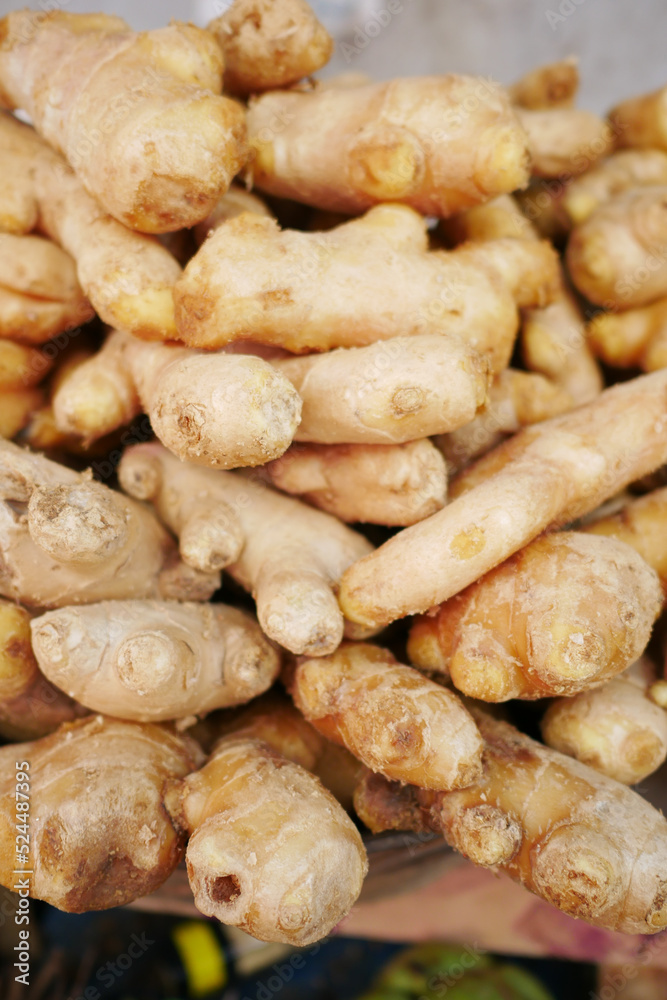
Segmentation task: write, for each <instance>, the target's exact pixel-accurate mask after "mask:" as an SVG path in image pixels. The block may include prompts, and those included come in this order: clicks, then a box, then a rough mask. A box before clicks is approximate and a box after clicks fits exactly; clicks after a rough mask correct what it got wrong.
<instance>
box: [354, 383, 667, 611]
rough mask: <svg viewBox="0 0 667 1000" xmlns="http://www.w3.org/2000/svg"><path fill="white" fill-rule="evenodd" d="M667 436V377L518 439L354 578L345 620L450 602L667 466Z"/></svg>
mask: <svg viewBox="0 0 667 1000" xmlns="http://www.w3.org/2000/svg"><path fill="white" fill-rule="evenodd" d="M666 431H667V372H665V371H660V372H655V373H654V374H652V375H643V376H641V377H640V378H636V379H633V380H631V381H629V382H625V383H623V384H621V385H618V386H614V387H613V388H611V389H607V390H606V391H605V392H603V393H602V394H601V395H600V396H598V398H597V399H595V400H594V401H593V402H591V403H588V404H587V405H585V406H582V407H580V408H579V409H577V410H574V411H572V412H571V413H566V414H563V415H562V416H560V417H555V418H554V419H553V420H549V421H546V422H545V423H542V424H538V425H536V426H534V427H529V428H526V429H525V430H522V431H520V432H519V433H518V434H516V435H515V436H514V437H513V438H510V439H509V441H507V442H505V443H504V444H502V445H500V446H499V447H498V448H495V449H494V450H493V451H491V452H489V454H488V455H487V456H485V457H484V458H481V459H479V461H477V462H475V463H474V464H473V465H471V466H469V468H468V469H466V470H465V471H464V472H462V473H459V475H458V476H457V478H456V479H455V480H454V481H453V483H452V484H450V490H451V495H452V496H453V497H454V499H453V500H452V501H451V502H450V503H449V504H448V505H447V506H446V507H445V508H444V510H441V511H439V512H438V513H437V514H433V515H432V516H431V517H428V518H426V519H425V520H424V521H420V522H419V524H415V525H412V526H411V527H409V528H404V529H403V530H402V531H400V532H399V533H398V534H397V535H395V536H394V537H393V538H391V539H390V540H389V541H388V542H385V543H384V545H381V546H380V548H378V549H377V550H376V551H375V552H373V553H371V554H370V555H369V556H366V557H365V558H364V559H362V560H360V561H359V562H358V563H355V564H354V565H353V566H351V567H350V568H349V569H348V570H347V572H346V573H345V574H344V575H343V578H342V580H341V584H340V593H339V601H340V606H341V608H342V610H343V614H344V615H345V616H346V618H349V619H350V620H351V621H353V622H358V623H359V624H363V625H365V626H378V625H383V624H386V623H388V622H390V621H394V620H395V619H396V618H401V617H403V616H404V615H407V614H414V613H415V612H423V611H427V610H428V608H431V607H433V606H434V605H436V604H440V603H442V602H443V601H446V600H447V599H448V598H449V597H452V596H453V595H454V594H456V593H458V592H459V591H460V590H463V588H464V587H467V586H468V585H469V584H471V583H474V581H475V580H477V579H479V577H480V576H482V574H484V573H486V572H488V571H489V570H490V569H493V567H494V566H497V565H498V564H499V563H501V562H503V560H505V559H507V558H508V557H509V556H511V555H513V554H514V553H515V552H517V551H518V550H519V549H520V548H522V547H523V546H524V545H526V544H527V542H529V541H531V540H532V539H533V538H535V537H536V536H537V535H539V534H540V533H541V532H542V531H544V530H545V529H546V528H548V527H549V526H550V525H552V526H555V525H563V524H567V523H568V522H570V521H573V520H575V519H576V518H578V517H581V516H583V515H584V514H586V513H589V512H590V511H591V510H595V508H596V507H599V506H600V504H601V503H602V502H603V501H604V500H606V499H608V498H609V497H611V496H613V495H614V494H615V493H618V491H619V490H621V489H623V487H624V486H626V485H627V484H628V483H631V482H633V480H635V479H638V478H640V477H641V476H643V475H646V474H647V473H648V472H650V471H653V470H654V469H657V468H659V467H660V466H661V465H664V464H665V462H666V461H667V433H666Z"/></svg>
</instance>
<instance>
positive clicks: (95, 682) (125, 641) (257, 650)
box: [31, 601, 280, 722]
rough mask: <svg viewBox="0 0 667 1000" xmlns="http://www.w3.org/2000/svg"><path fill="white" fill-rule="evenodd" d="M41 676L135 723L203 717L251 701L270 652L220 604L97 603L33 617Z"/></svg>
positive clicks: (276, 662) (270, 662) (272, 667)
mask: <svg viewBox="0 0 667 1000" xmlns="http://www.w3.org/2000/svg"><path fill="white" fill-rule="evenodd" d="M31 629H32V643H33V649H34V652H35V656H36V658H37V662H38V663H39V665H40V668H41V670H42V673H43V674H44V675H45V676H46V677H48V679H49V680H50V681H52V682H53V683H54V684H55V685H56V686H57V687H59V688H60V689H61V690H63V691H67V693H68V694H69V695H70V696H71V697H73V698H76V700H77V701H79V702H80V703H81V704H82V705H85V706H86V707H87V708H91V709H93V710H94V711H102V709H103V708H104V711H105V712H107V713H109V714H110V715H114V716H116V718H119V719H131V720H133V721H136V722H163V721H166V720H169V719H177V718H183V717H185V716H188V715H199V714H205V713H207V712H210V711H212V710H213V709H214V708H224V707H227V706H228V705H236V704H240V703H243V702H245V701H248V700H249V699H250V698H255V697H256V696H257V695H259V694H261V693H262V692H263V691H266V690H268V688H269V687H270V686H271V684H272V683H273V681H274V680H275V679H276V676H277V673H278V669H279V666H280V658H279V656H278V654H277V653H276V651H275V650H274V649H273V648H272V646H271V645H270V644H269V642H268V641H267V640H266V639H265V638H264V636H263V634H262V632H261V630H260V628H259V626H258V625H257V623H256V622H255V621H254V620H253V619H252V618H251V617H250V615H247V614H245V613H244V612H242V611H238V610H237V609H236V608H230V607H227V606H226V605H224V604H191V603H188V604H179V603H176V602H166V601H159V602H158V601H104V602H103V603H101V604H87V605H84V606H81V607H76V608H62V609H60V610H58V611H50V612H47V614H45V615H41V616H40V617H38V618H35V619H34V620H33V622H32V624H31Z"/></svg>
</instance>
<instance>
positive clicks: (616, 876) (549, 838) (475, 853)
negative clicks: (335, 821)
mask: <svg viewBox="0 0 667 1000" xmlns="http://www.w3.org/2000/svg"><path fill="white" fill-rule="evenodd" d="M474 714H475V719H476V721H477V723H478V725H479V728H480V731H481V733H482V736H483V738H484V743H485V751H484V766H483V773H482V776H481V777H480V778H479V779H477V780H476V781H475V782H474V783H473V784H471V785H470V786H469V787H468V788H464V789H460V790H457V791H451V792H429V791H424V790H422V789H417V788H406V787H401V786H399V785H393V784H391V783H389V782H386V781H385V780H384V779H383V778H381V777H380V776H379V775H373V776H371V777H370V778H368V779H367V780H366V782H365V783H364V784H362V785H361V787H360V788H359V790H358V793H357V795H356V806H357V810H358V812H359V814H360V816H361V818H362V819H363V821H364V822H365V823H366V824H367V825H368V826H370V828H371V829H372V830H373V831H380V830H383V829H413V828H415V827H417V828H418V829H429V830H434V831H435V832H437V833H440V834H442V835H444V837H445V838H446V840H447V841H448V843H449V844H450V845H451V846H452V847H454V848H455V849H456V850H457V851H460V852H461V853H462V854H464V855H465V856H466V857H468V858H470V860H471V861H473V862H474V863H475V864H478V865H483V866H486V867H491V868H494V869H497V870H500V871H502V872H504V873H505V874H507V875H509V876H510V877H511V878H513V879H514V880H515V881H517V882H520V883H521V884H522V885H523V886H524V887H525V888H526V889H528V890H529V891H530V892H533V893H535V895H537V896H540V897H542V899H545V900H546V901H547V902H549V903H551V904H552V905H553V906H556V907H558V909H559V910H563V912H565V913H568V914H570V915H571V916H574V917H579V918H580V919H582V920H585V921H586V922H587V923H590V924H595V925H596V926H597V927H605V928H608V929H609V930H616V931H620V932H621V933H624V934H655V933H657V932H658V931H661V930H662V929H663V928H664V927H665V926H667V905H666V903H665V898H666V896H667V884H666V880H665V871H667V821H666V820H665V818H664V817H663V816H662V814H661V813H659V812H658V811H657V809H654V808H653V806H651V805H649V803H648V802H646V801H645V800H644V799H642V798H641V797H640V796H639V795H637V794H636V793H635V792H633V791H631V790H630V789H629V788H627V787H625V786H624V785H621V784H619V783H618V782H616V781H613V780H612V779H611V778H607V777H605V775H602V774H599V773H598V772H597V771H593V770H592V769H591V768H589V767H586V765H584V764H580V763H579V762H578V761H576V760H572V759H571V758H569V757H565V756H564V755H563V754H560V753H557V752H556V751H555V750H551V749H550V748H548V747H545V746H543V745H542V744H541V743H537V742H536V741H535V740H531V739H529V737H528V736H524V735H523V733H520V732H518V730H516V729H515V728H514V727H513V726H510V725H508V723H506V722H501V721H498V720H495V719H493V718H491V717H490V716H488V715H486V714H485V713H483V712H480V711H475V713H474Z"/></svg>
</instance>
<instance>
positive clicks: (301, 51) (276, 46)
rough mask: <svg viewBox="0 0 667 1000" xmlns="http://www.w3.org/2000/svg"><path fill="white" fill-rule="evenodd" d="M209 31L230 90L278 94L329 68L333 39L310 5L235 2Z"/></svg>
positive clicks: (296, 0)
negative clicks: (324, 68) (283, 88)
mask: <svg viewBox="0 0 667 1000" xmlns="http://www.w3.org/2000/svg"><path fill="white" fill-rule="evenodd" d="M208 30H209V31H210V32H212V33H213V35H215V38H216V40H217V42H218V44H219V46H220V48H221V49H222V53H223V55H224V57H225V76H224V80H225V90H227V91H229V93H232V94H242V95H244V94H256V93H257V92H258V91H262V90H278V89H279V88H281V87H289V85H290V84H292V83H296V82H297V81H298V80H302V79H303V77H304V76H310V75H311V73H314V72H315V71H316V70H318V69H321V67H322V66H324V64H325V63H327V62H328V61H329V59H330V57H331V53H332V52H333V39H332V38H331V37H330V36H329V34H328V32H327V30H326V28H324V26H323V25H321V24H320V22H319V21H318V20H317V18H316V17H315V14H314V13H313V11H312V10H311V8H310V7H309V5H308V4H307V3H306V2H305V0H281V2H280V3H274V2H273V0H235V2H234V3H233V4H232V5H231V7H230V8H229V9H228V10H226V11H225V13H224V14H223V15H222V16H221V17H216V18H215V20H214V21H211V23H210V24H209V25H208Z"/></svg>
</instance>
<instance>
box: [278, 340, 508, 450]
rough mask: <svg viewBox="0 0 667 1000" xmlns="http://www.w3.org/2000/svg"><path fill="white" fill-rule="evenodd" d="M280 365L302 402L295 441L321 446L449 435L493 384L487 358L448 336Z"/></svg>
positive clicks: (288, 360) (381, 343)
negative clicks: (491, 383) (446, 433)
mask: <svg viewBox="0 0 667 1000" xmlns="http://www.w3.org/2000/svg"><path fill="white" fill-rule="evenodd" d="M273 366H274V367H275V368H277V370H278V371H279V372H280V373H281V374H282V375H285V376H286V377H287V378H288V379H289V380H290V382H291V383H292V384H293V385H294V387H295V389H296V390H297V392H298V393H299V396H300V398H301V400H302V403H303V409H302V411H301V422H300V424H299V426H298V427H297V429H296V432H295V435H294V437H295V440H297V441H313V442H315V443H319V444H384V445H388V444H401V443H403V442H406V441H415V440H417V439H418V438H423V437H428V436H430V435H431V434H441V433H445V432H447V431H450V430H453V429H455V428H457V427H461V426H462V425H464V424H467V423H469V422H470V421H471V420H472V419H473V417H474V416H475V414H476V413H477V411H478V410H479V408H480V407H481V406H482V404H483V403H484V401H485V398H486V391H487V386H488V384H489V371H488V365H487V363H486V360H485V359H484V358H482V357H481V356H480V355H479V354H478V353H477V351H476V350H475V349H474V348H473V347H471V346H470V345H468V344H465V343H464V342H463V341H461V340H459V339H458V338H456V337H446V336H444V335H443V334H421V335H420V336H415V337H394V338H392V339H391V340H386V341H385V340H383V341H379V342H378V343H377V344H369V345H368V346H367V347H357V348H339V349H338V350H336V351H327V352H325V353H324V354H310V355H307V356H306V357H301V358H284V359H277V360H275V361H274V362H273ZM340 386H345V392H344V393H341V392H340V391H339V387H340Z"/></svg>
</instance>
